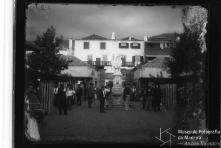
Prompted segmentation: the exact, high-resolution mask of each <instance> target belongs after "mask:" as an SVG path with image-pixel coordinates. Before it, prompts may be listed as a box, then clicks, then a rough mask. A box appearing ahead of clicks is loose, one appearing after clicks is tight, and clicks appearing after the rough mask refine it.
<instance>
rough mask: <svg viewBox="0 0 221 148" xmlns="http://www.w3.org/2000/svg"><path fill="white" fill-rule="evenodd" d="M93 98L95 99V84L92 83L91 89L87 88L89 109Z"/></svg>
mask: <svg viewBox="0 0 221 148" xmlns="http://www.w3.org/2000/svg"><path fill="white" fill-rule="evenodd" d="M93 98H94V88H93V83H90V85H89V87H88V88H87V99H88V108H91V106H92V101H93Z"/></svg>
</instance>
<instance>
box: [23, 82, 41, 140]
mask: <svg viewBox="0 0 221 148" xmlns="http://www.w3.org/2000/svg"><path fill="white" fill-rule="evenodd" d="M33 91H34V89H33V86H32V85H30V86H29V88H28V89H27V91H26V95H25V136H26V137H27V138H28V140H30V141H36V142H37V141H40V134H39V129H38V123H37V121H36V119H35V118H34V117H33V116H32V115H33V113H32V111H31V109H30V105H29V100H30V99H31V98H30V97H29V96H30V94H31V93H33Z"/></svg>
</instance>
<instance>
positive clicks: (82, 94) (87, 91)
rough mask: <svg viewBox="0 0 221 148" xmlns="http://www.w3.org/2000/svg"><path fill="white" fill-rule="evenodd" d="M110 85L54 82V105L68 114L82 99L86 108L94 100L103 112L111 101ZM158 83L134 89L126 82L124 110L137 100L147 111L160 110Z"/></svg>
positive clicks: (59, 110) (61, 112)
mask: <svg viewBox="0 0 221 148" xmlns="http://www.w3.org/2000/svg"><path fill="white" fill-rule="evenodd" d="M111 96H112V91H111V86H110V85H106V86H102V87H101V88H98V87H97V86H94V84H93V83H89V84H88V85H85V84H82V83H81V84H77V86H76V85H72V84H68V85H67V86H66V87H64V85H63V84H60V85H58V84H56V86H55V88H54V105H55V106H57V107H58V112H59V114H60V115H61V114H65V115H67V114H68V110H71V109H72V106H73V105H78V106H81V103H82V100H85V101H87V104H88V108H92V104H93V103H95V101H97V100H98V101H99V102H100V112H101V113H104V112H105V110H106V109H109V107H110V105H111V103H112V102H111V101H112V99H111V98H112V97H111ZM161 97H162V93H161V89H160V85H159V84H157V83H153V84H152V86H147V87H144V88H141V89H138V90H137V89H136V87H135V85H132V86H131V85H130V84H126V85H125V87H124V91H123V101H124V107H125V110H129V109H130V107H131V106H133V103H134V102H135V101H137V98H139V99H138V100H140V101H141V103H142V108H143V109H144V110H149V111H151V110H152V111H162V108H163V104H162V102H161Z"/></svg>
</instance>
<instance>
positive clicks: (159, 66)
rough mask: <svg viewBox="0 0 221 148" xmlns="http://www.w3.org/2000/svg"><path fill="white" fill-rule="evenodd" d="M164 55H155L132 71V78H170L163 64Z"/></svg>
mask: <svg viewBox="0 0 221 148" xmlns="http://www.w3.org/2000/svg"><path fill="white" fill-rule="evenodd" d="M165 61H166V60H165V57H157V58H155V59H154V60H152V61H151V62H148V63H146V64H144V65H142V66H140V68H138V69H137V70H136V71H135V72H134V78H135V79H140V78H170V76H171V75H170V73H168V68H167V67H166V65H165Z"/></svg>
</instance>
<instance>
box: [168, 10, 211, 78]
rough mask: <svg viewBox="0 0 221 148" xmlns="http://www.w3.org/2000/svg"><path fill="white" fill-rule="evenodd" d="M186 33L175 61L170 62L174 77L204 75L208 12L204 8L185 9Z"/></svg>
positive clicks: (173, 55) (176, 53) (177, 48)
mask: <svg viewBox="0 0 221 148" xmlns="http://www.w3.org/2000/svg"><path fill="white" fill-rule="evenodd" d="M182 22H183V27H184V33H182V34H181V35H180V40H179V42H178V43H177V46H176V48H175V49H174V52H173V54H172V57H173V59H174V60H172V61H168V66H169V67H170V71H171V74H172V76H173V77H178V76H180V75H182V74H193V75H194V76H195V77H199V76H202V75H204V72H203V71H204V67H205V52H204V51H206V49H204V48H206V43H205V36H204V35H205V33H206V31H205V25H206V23H207V12H206V11H205V9H204V8H202V7H185V8H184V9H183V18H182Z"/></svg>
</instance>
